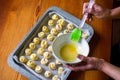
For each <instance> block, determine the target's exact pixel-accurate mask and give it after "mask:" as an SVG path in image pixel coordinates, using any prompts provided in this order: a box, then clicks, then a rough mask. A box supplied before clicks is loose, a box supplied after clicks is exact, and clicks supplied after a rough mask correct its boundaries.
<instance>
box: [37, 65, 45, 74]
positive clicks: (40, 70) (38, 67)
mask: <svg viewBox="0 0 120 80" xmlns="http://www.w3.org/2000/svg"><path fill="white" fill-rule="evenodd" d="M42 71H43V68H42V67H41V66H40V65H37V66H36V67H35V72H37V73H41V72H42Z"/></svg>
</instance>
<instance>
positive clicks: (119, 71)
mask: <svg viewBox="0 0 120 80" xmlns="http://www.w3.org/2000/svg"><path fill="white" fill-rule="evenodd" d="M78 58H80V59H81V60H82V62H81V63H78V64H74V65H66V67H68V68H70V69H71V70H72V71H85V70H99V71H102V72H104V73H105V74H107V75H108V76H110V77H111V78H113V79H115V80H120V68H118V67H115V66H113V65H112V64H110V63H108V62H106V61H105V60H103V59H98V58H95V57H85V56H82V55H79V56H78Z"/></svg>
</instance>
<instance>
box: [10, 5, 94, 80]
mask: <svg viewBox="0 0 120 80" xmlns="http://www.w3.org/2000/svg"><path fill="white" fill-rule="evenodd" d="M52 14H57V15H58V16H59V17H60V18H62V19H64V20H65V21H66V22H67V23H73V24H74V26H75V27H78V25H79V24H80V22H81V20H79V19H78V18H76V17H74V16H73V15H71V14H69V13H67V12H66V11H64V10H62V9H60V8H58V7H51V8H49V9H48V10H47V11H46V12H45V13H44V14H43V16H42V17H41V18H40V19H39V20H38V22H37V23H36V24H35V25H34V26H33V28H32V29H31V30H30V31H29V32H28V34H27V35H26V37H25V38H24V39H23V40H22V41H21V42H20V44H19V45H18V46H17V47H16V48H15V50H14V51H13V52H12V53H11V55H10V56H9V58H8V63H9V65H10V66H11V67H12V68H13V69H15V70H16V71H18V72H20V73H21V74H22V75H24V76H26V77H27V78H29V79H30V80H51V78H50V79H48V78H45V77H44V76H43V74H37V73H35V71H34V70H32V69H30V68H29V67H27V66H26V65H25V64H23V63H21V62H19V60H18V58H19V56H20V55H22V53H23V51H24V50H25V48H27V46H28V44H29V43H30V42H31V41H32V39H33V38H34V37H35V36H37V33H38V32H40V31H41V28H42V26H43V25H45V24H47V22H48V20H49V19H50V16H51V15H52ZM82 30H83V31H85V30H88V31H89V33H90V35H89V36H88V37H87V38H86V40H87V41H88V42H89V41H90V40H91V38H92V36H93V34H94V31H93V28H92V27H91V26H90V25H88V24H87V23H85V25H84V27H83V28H82ZM51 44H52V43H51ZM54 59H55V58H53V59H52V60H54ZM46 69H47V68H46ZM64 69H65V71H64V73H63V74H62V75H60V76H59V78H60V80H66V79H67V77H68V76H69V74H70V73H71V70H70V69H68V68H65V67H64ZM53 73H54V74H56V72H55V71H54V72H53Z"/></svg>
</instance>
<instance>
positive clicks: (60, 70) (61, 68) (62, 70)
mask: <svg viewBox="0 0 120 80" xmlns="http://www.w3.org/2000/svg"><path fill="white" fill-rule="evenodd" d="M63 72H64V68H63V67H59V68H58V74H60V75H61V74H62V73H63Z"/></svg>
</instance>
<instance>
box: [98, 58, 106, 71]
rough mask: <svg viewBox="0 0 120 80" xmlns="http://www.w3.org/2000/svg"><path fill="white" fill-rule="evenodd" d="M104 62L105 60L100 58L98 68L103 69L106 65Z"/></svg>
mask: <svg viewBox="0 0 120 80" xmlns="http://www.w3.org/2000/svg"><path fill="white" fill-rule="evenodd" d="M104 64H105V60H104V59H99V61H98V65H97V69H98V70H100V71H102V69H103V67H104Z"/></svg>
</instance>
